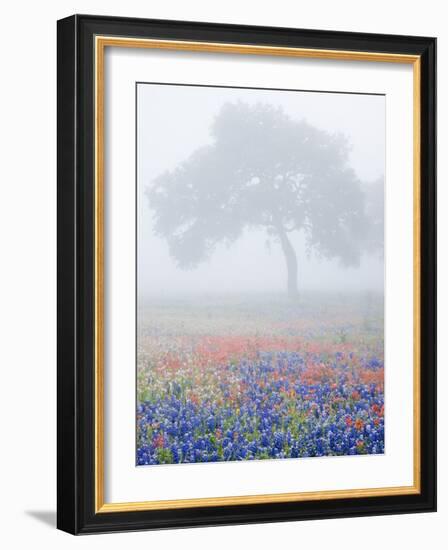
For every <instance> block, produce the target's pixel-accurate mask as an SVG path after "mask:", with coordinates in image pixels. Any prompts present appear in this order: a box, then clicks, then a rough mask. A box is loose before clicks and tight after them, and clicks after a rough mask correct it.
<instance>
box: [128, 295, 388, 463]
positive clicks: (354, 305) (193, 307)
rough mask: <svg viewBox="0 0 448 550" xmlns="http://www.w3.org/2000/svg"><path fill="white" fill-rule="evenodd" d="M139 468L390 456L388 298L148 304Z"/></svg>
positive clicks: (142, 317) (141, 329) (142, 321)
mask: <svg viewBox="0 0 448 550" xmlns="http://www.w3.org/2000/svg"><path fill="white" fill-rule="evenodd" d="M137 349H138V352H137V456H136V463H137V465H154V464H170V463H191V462H216V461H229V460H254V459H277V458H301V457H317V456H335V455H358V454H380V453H383V452H384V364H383V297H382V295H379V294H373V293H369V294H367V293H359V294H355V293H353V294H346V295H342V294H339V295H336V294H318V293H315V294H312V293H309V294H306V295H304V296H302V297H301V300H300V303H294V304H291V303H290V302H289V301H288V300H287V299H286V298H278V297H275V296H272V297H263V298H261V297H257V295H254V296H249V295H246V296H228V297H226V296H221V297H201V298H193V297H190V298H178V299H174V298H173V299H169V300H168V299H166V300H148V299H147V300H146V301H142V303H141V305H140V308H139V312H138V341H137Z"/></svg>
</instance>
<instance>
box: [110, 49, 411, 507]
mask: <svg viewBox="0 0 448 550" xmlns="http://www.w3.org/2000/svg"><path fill="white" fill-rule="evenodd" d="M151 78H152V79H154V80H155V81H162V82H172V81H173V80H176V82H183V83H188V82H195V83H197V84H220V83H223V82H225V83H226V84H229V85H236V84H238V85H242V86H258V87H264V88H267V87H269V86H273V85H275V86H278V87H279V88H283V89H287V88H290V89H305V88H308V89H311V90H318V89H320V90H340V91H353V90H356V91H358V92H369V93H384V94H385V95H386V99H385V103H386V107H385V108H386V112H387V117H386V125H385V141H386V149H385V156H386V159H388V160H387V162H386V166H385V168H386V170H385V181H386V186H385V205H386V208H385V242H386V247H385V258H384V260H385V265H386V273H385V276H386V277H385V280H386V282H385V296H386V307H385V391H386V419H385V422H386V434H385V435H386V441H385V450H386V452H385V454H384V455H379V456H365V457H363V458H362V459H360V457H351V456H346V457H324V458H314V459H310V460H284V461H281V460H260V461H253V462H247V461H241V462H226V463H212V464H198V465H195V466H192V465H188V466H187V465H184V466H181V467H179V466H174V467H173V466H171V465H169V466H158V467H156V468H154V467H149V468H143V467H139V468H136V467H135V458H134V456H135V455H134V453H135V446H134V445H135V409H134V399H135V380H134V376H133V375H132V366H133V365H135V337H136V335H135V265H136V262H135V256H134V254H135V227H136V225H135V223H136V220H135V195H134V191H135V187H134V186H133V185H132V183H133V182H134V177H135V144H134V136H135V126H134V124H135V121H134V113H135V104H134V99H135V87H134V82H135V81H140V82H141V81H148V80H150V79H151ZM105 81H106V86H105V105H106V115H105V120H106V127H105V133H106V135H107V136H109V137H108V139H107V140H106V149H105V175H106V179H105V181H106V183H105V185H106V188H107V189H108V193H107V194H106V202H105V220H106V223H105V243H106V250H105V262H106V268H105V273H106V277H105V307H106V312H105V318H106V322H105V409H106V413H105V434H106V442H105V501H106V502H107V503H113V502H136V501H144V500H173V499H182V498H201V497H202V498H204V497H219V496H237V495H255V494H267V493H288V492H289V493H291V492H309V491H321V490H326V489H327V490H336V489H359V488H369V487H390V486H410V485H412V475H413V462H412V451H413V441H412V435H413V434H412V410H413V409H412V397H413V388H412V360H413V347H412V331H413V324H412V311H413V301H412V297H413V286H412V283H413V280H412V268H413V247H412V243H413V239H412V232H413V225H412V199H413V178H412V168H413V158H412V157H413V141H412V129H413V126H412V125H413V118H412V115H413V101H412V100H413V75H412V67H411V65H403V64H400V65H395V64H394V65H391V64H389V63H375V64H372V63H359V62H351V63H347V62H346V61H345V62H344V61H326V60H322V59H321V60H311V59H296V58H286V59H283V60H282V63H278V58H270V57H260V58H258V59H257V62H256V63H254V62H253V58H252V57H251V56H237V57H235V56H223V55H222V54H221V55H215V54H204V55H202V56H200V59H198V54H197V53H196V52H192V53H185V52H182V53H181V54H180V55H179V53H177V52H172V51H171V52H170V51H166V52H158V51H154V50H144V51H141V50H133V49H130V48H112V49H111V50H110V51H109V52H108V51H107V50H106V62H105ZM277 93H279V92H277ZM350 97H353V96H350ZM178 101H179V99H178ZM190 108H191V106H190ZM349 116H355V115H354V114H351V115H349ZM383 116H384V115H383ZM139 146H140V144H139ZM157 147H158V148H160V146H157ZM155 150H158V149H155ZM139 158H141V157H139ZM129 182H131V185H130V184H129ZM140 183H141V180H140ZM397 219H399V220H400V223H399V224H398V225H397V224H396V220H397ZM140 220H141V218H139V223H140ZM139 231H140V229H139ZM147 247H148V248H147V250H149V249H150V245H149V244H147ZM152 253H153V252H152V251H151V254H152ZM252 260H253V261H255V262H257V263H258V260H257V258H256V256H255V257H252ZM233 265H239V264H238V263H236V262H235V263H234V264H233ZM155 269H158V265H157V266H155ZM162 269H163V268H162ZM196 277H198V278H199V279H200V278H201V275H200V274H196Z"/></svg>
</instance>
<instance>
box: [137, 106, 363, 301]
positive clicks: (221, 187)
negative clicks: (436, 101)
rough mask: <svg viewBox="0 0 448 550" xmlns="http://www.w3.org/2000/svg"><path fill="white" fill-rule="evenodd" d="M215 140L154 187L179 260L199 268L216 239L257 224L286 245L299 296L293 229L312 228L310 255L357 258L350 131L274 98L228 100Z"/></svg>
mask: <svg viewBox="0 0 448 550" xmlns="http://www.w3.org/2000/svg"><path fill="white" fill-rule="evenodd" d="M211 137H212V138H213V142H212V144H210V145H206V146H204V147H201V148H199V149H198V150H196V151H195V152H194V153H193V154H192V155H191V156H190V157H189V158H188V159H187V160H186V161H185V162H183V163H181V164H180V165H178V166H177V167H176V168H175V169H174V170H172V171H169V172H166V173H164V174H162V175H161V176H159V177H158V178H157V179H156V180H155V181H154V182H153V185H152V186H150V187H149V189H148V192H147V194H148V198H149V202H150V207H151V208H152V209H153V210H154V214H155V232H156V234H157V235H159V236H161V237H163V238H165V239H166V240H167V242H168V245H169V249H170V253H171V255H172V256H173V257H174V258H175V260H176V262H177V263H178V265H179V266H180V267H182V268H191V267H194V266H196V265H197V264H198V263H199V262H201V261H204V260H206V259H207V258H209V256H210V255H211V254H212V252H213V250H214V248H215V247H216V245H217V244H218V243H220V242H224V243H226V244H230V243H232V242H233V241H235V240H236V239H237V238H238V237H239V236H240V235H241V234H242V233H243V231H244V230H245V229H246V228H256V227H263V228H265V229H266V231H267V234H268V235H269V236H270V237H271V238H273V239H274V240H276V241H277V242H278V243H279V244H280V246H281V249H282V251H283V254H284V257H285V261H286V267H287V289H288V293H289V295H290V296H291V297H294V296H297V294H298V285H297V276H298V264H297V255H296V251H295V250H294V247H293V245H292V244H291V240H290V234H291V233H292V232H298V231H301V232H303V233H304V235H305V242H306V247H307V252H310V251H311V250H313V251H314V252H315V253H317V254H318V255H320V256H322V257H325V258H338V259H339V260H340V262H341V263H342V264H343V265H347V266H348V265H357V264H359V260H360V254H361V244H362V242H363V239H364V238H365V236H366V234H367V233H368V218H367V216H366V213H365V204H364V193H363V191H362V189H361V186H360V181H359V180H358V178H357V177H356V175H355V173H354V171H353V170H352V169H351V168H350V167H349V165H348V163H347V161H348V152H349V146H348V143H347V141H346V139H345V137H344V136H343V135H340V134H337V135H335V134H330V133H327V132H324V131H322V130H319V129H317V128H314V127H313V126H311V125H310V124H308V123H307V122H306V121H305V120H301V121H297V120H293V119H292V118H290V117H289V116H288V115H287V114H286V113H285V112H284V111H283V110H282V109H280V108H274V107H272V106H271V105H266V104H257V105H254V106H252V105H248V104H245V103H242V102H238V103H227V104H225V105H224V106H223V107H222V109H221V111H220V112H219V114H218V115H217V116H216V118H215V120H214V122H213V124H212V126H211Z"/></svg>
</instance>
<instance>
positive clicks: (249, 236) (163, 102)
mask: <svg viewBox="0 0 448 550" xmlns="http://www.w3.org/2000/svg"><path fill="white" fill-rule="evenodd" d="M137 97H138V101H137V125H138V143H137V147H138V149H137V151H138V152H137V185H138V190H137V205H138V210H137V214H138V289H139V293H140V294H141V295H151V294H157V295H159V296H160V295H161V296H169V295H171V294H177V293H190V292H214V291H217V290H218V291H220V292H239V291H248V290H249V291H274V292H276V291H279V292H284V291H285V284H286V267H285V260H284V257H283V254H282V252H281V249H280V246H279V245H278V244H276V243H272V245H271V247H270V249H268V248H267V246H266V240H267V237H266V232H265V230H264V229H260V230H251V231H250V232H249V231H246V233H245V234H244V235H243V237H241V238H240V239H239V240H238V241H236V242H235V243H234V244H233V245H232V246H231V247H229V248H226V247H225V246H224V245H220V246H218V247H217V248H216V250H215V253H214V254H213V255H212V257H211V259H210V260H209V261H207V262H204V263H201V264H199V266H198V267H196V268H195V269H191V270H187V271H186V270H182V269H180V268H178V267H177V266H176V263H175V261H174V260H173V259H172V258H171V257H170V255H169V252H168V246H167V244H166V242H165V241H164V240H163V239H161V238H159V237H157V236H155V235H154V234H153V230H152V224H153V220H152V212H151V209H150V207H149V206H150V205H149V201H148V197H147V196H145V190H146V188H147V186H149V185H151V183H152V182H153V180H154V179H155V178H156V177H157V176H159V175H161V174H162V173H163V172H165V171H166V170H172V169H174V168H175V167H176V166H177V165H178V164H179V163H180V162H182V161H184V160H186V159H187V158H188V157H189V156H190V155H191V153H193V152H194V151H195V150H197V149H198V148H199V147H201V146H204V145H206V144H209V143H212V138H211V136H210V133H209V130H210V125H211V123H212V122H213V119H214V118H215V116H216V115H217V114H218V113H219V111H220V109H221V107H222V106H223V105H224V104H226V103H229V102H232V103H235V102H237V101H243V102H245V103H247V104H250V105H253V104H256V103H267V104H271V105H273V106H278V107H281V108H282V109H283V110H284V111H285V112H286V113H287V114H288V115H289V116H290V117H291V118H293V119H296V120H298V121H299V120H301V119H303V118H304V119H306V121H307V122H308V123H310V124H311V125H313V126H315V127H316V128H319V129H322V130H326V131H328V132H340V133H343V134H345V135H346V136H347V138H348V140H349V142H350V144H351V147H352V148H351V152H350V165H351V166H352V168H353V169H354V170H355V172H356V174H357V175H358V177H359V178H360V179H361V180H362V181H365V182H371V181H373V180H376V179H378V178H379V177H381V176H383V175H384V170H385V166H384V165H385V98H384V96H367V95H353V94H329V93H317V92H289V91H269V90H244V89H234V88H233V89H230V88H210V87H196V86H170V85H154V84H139V85H138V96H137ZM290 237H291V241H292V242H293V244H294V246H295V249H296V252H297V256H298V262H299V290H300V289H304V290H306V289H322V290H334V289H337V290H341V291H348V290H352V289H353V290H363V289H374V290H382V289H383V279H384V273H383V260H382V259H380V258H378V256H364V257H363V258H362V261H361V265H360V267H359V268H343V267H340V266H339V262H338V261H337V260H334V261H327V260H319V259H318V258H316V257H311V258H307V256H306V254H305V248H304V239H303V236H301V235H300V234H297V235H295V234H294V235H293V234H291V235H290Z"/></svg>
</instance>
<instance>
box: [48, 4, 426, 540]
mask: <svg viewBox="0 0 448 550" xmlns="http://www.w3.org/2000/svg"><path fill="white" fill-rule="evenodd" d="M435 58H436V40H435V39H434V38H424V37H409V36H392V35H387V36H386V35H374V34H357V33H344V32H333V31H317V30H299V29H284V28H281V29H280V28H265V27H249V26H235V25H221V24H211V23H191V22H180V21H159V20H140V19H127V18H113V17H97V16H88V15H75V16H72V17H69V18H67V19H63V20H61V21H59V22H58V527H59V528H60V529H62V530H64V531H67V532H70V533H73V534H81V533H97V532H108V531H125V530H137V529H158V528H167V527H187V526H201V525H223V524H237V523H254V522H270V521H288V520H303V519H315V518H332V517H348V516H366V515H374V514H397V513H405V512H429V511H434V510H435V508H436V442H435V439H436V430H435V421H436V418H435V417H436V392H435V383H436V373H435V367H436V341H435V340H436V243H435V227H436V207H435V179H436V178H435V151H436V147H435V95H436V94H435V74H436V67H435Z"/></svg>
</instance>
